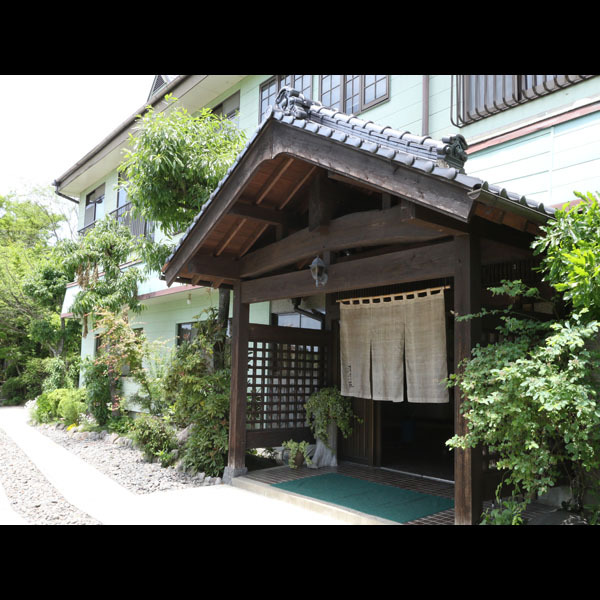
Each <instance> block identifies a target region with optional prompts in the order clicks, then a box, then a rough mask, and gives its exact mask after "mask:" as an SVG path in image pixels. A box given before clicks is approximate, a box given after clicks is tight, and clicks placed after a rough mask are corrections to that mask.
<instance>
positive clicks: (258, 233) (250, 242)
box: [237, 223, 269, 258]
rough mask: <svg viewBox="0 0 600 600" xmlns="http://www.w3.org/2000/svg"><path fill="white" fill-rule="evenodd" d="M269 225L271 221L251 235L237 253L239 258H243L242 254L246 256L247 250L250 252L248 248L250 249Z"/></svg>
mask: <svg viewBox="0 0 600 600" xmlns="http://www.w3.org/2000/svg"><path fill="white" fill-rule="evenodd" d="M267 227H269V223H265V224H264V225H262V226H261V227H259V228H258V230H257V231H256V232H254V233H253V234H252V235H251V236H250V239H249V240H248V241H247V242H246V243H245V244H244V245H243V246H242V248H241V250H240V251H239V252H238V253H237V258H241V257H242V256H244V254H246V252H248V250H250V248H252V246H254V244H255V243H256V240H258V238H259V237H260V236H261V235H262V234H263V233H264V232H265V231H266V230H267Z"/></svg>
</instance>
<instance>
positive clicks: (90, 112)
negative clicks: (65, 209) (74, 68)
mask: <svg viewBox="0 0 600 600" xmlns="http://www.w3.org/2000/svg"><path fill="white" fill-rule="evenodd" d="M153 80H154V75H0V195H6V194H8V193H9V192H18V193H22V192H23V191H24V190H25V189H28V188H30V187H34V186H49V185H51V184H52V182H53V181H54V180H55V179H56V178H58V177H60V176H61V175H62V174H63V173H64V172H65V171H67V170H68V169H69V167H71V166H72V165H73V164H74V163H75V162H77V161H78V160H79V159H80V158H82V157H83V156H84V155H85V154H87V153H88V152H89V151H90V150H91V149H92V148H94V146H96V145H97V144H98V143H99V142H101V141H102V140H103V139H104V138H105V137H106V136H107V135H108V134H109V133H111V132H112V131H113V129H115V128H116V127H117V126H119V125H120V124H121V123H122V122H123V121H125V120H126V119H127V118H128V117H129V116H131V115H132V114H134V113H135V112H136V111H137V110H138V109H139V108H141V107H142V106H143V105H144V103H145V102H146V100H147V99H148V94H149V92H150V88H151V85H152V81H153Z"/></svg>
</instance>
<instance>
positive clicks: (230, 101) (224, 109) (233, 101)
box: [212, 92, 240, 121]
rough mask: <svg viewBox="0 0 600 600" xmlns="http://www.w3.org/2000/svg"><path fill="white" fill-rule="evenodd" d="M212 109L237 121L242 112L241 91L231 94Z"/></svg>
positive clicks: (217, 113)
mask: <svg viewBox="0 0 600 600" xmlns="http://www.w3.org/2000/svg"><path fill="white" fill-rule="evenodd" d="M212 111H213V113H215V114H216V115H222V116H224V117H226V118H227V119H230V120H231V121H235V120H236V118H237V116H238V114H239V112H240V93H239V92H236V93H235V94H233V95H232V96H229V98H226V99H225V100H223V102H221V104H218V105H217V106H215V107H213V109H212Z"/></svg>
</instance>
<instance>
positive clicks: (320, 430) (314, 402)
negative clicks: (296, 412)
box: [305, 387, 359, 444]
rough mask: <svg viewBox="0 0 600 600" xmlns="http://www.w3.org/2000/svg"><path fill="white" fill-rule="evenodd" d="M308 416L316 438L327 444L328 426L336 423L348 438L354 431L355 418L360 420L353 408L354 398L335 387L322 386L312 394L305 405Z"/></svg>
mask: <svg viewBox="0 0 600 600" xmlns="http://www.w3.org/2000/svg"><path fill="white" fill-rule="evenodd" d="M305 409H306V417H307V419H308V421H309V423H310V428H311V429H312V431H313V433H314V435H315V437H316V438H318V439H320V440H322V441H323V443H325V444H327V441H328V437H329V433H328V427H329V425H330V424H331V423H335V424H336V425H337V427H338V429H339V430H340V432H341V433H342V435H343V436H344V437H345V438H347V437H348V436H349V435H350V434H351V433H352V426H353V423H354V421H355V420H359V419H358V418H357V417H356V416H355V415H354V411H353V410H352V400H351V399H350V398H346V397H344V396H342V395H341V394H340V391H339V390H338V389H337V388H334V387H328V388H321V389H320V390H319V391H318V392H315V393H314V394H312V395H311V396H310V397H309V398H308V400H307V401H306V405H305Z"/></svg>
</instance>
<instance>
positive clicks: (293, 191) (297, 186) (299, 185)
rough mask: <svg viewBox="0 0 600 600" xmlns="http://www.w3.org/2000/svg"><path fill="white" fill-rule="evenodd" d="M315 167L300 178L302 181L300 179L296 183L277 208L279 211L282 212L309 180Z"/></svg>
mask: <svg viewBox="0 0 600 600" xmlns="http://www.w3.org/2000/svg"><path fill="white" fill-rule="evenodd" d="M316 169H317V167H316V166H314V165H313V166H312V167H311V168H310V169H309V170H308V171H307V172H306V174H305V175H304V177H302V179H300V181H298V182H297V183H296V184H295V185H294V187H293V188H292V189H291V190H290V191H289V192H288V194H287V196H286V198H285V200H284V201H283V203H282V204H281V205H280V206H279V210H283V209H284V208H285V207H286V206H287V205H288V204H289V203H290V202H291V201H292V200H293V198H294V196H295V195H296V194H297V193H298V192H299V191H300V190H301V189H302V187H303V186H304V184H305V183H306V182H307V181H308V180H309V179H310V177H311V176H312V174H313V173H314V172H315V171H316Z"/></svg>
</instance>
